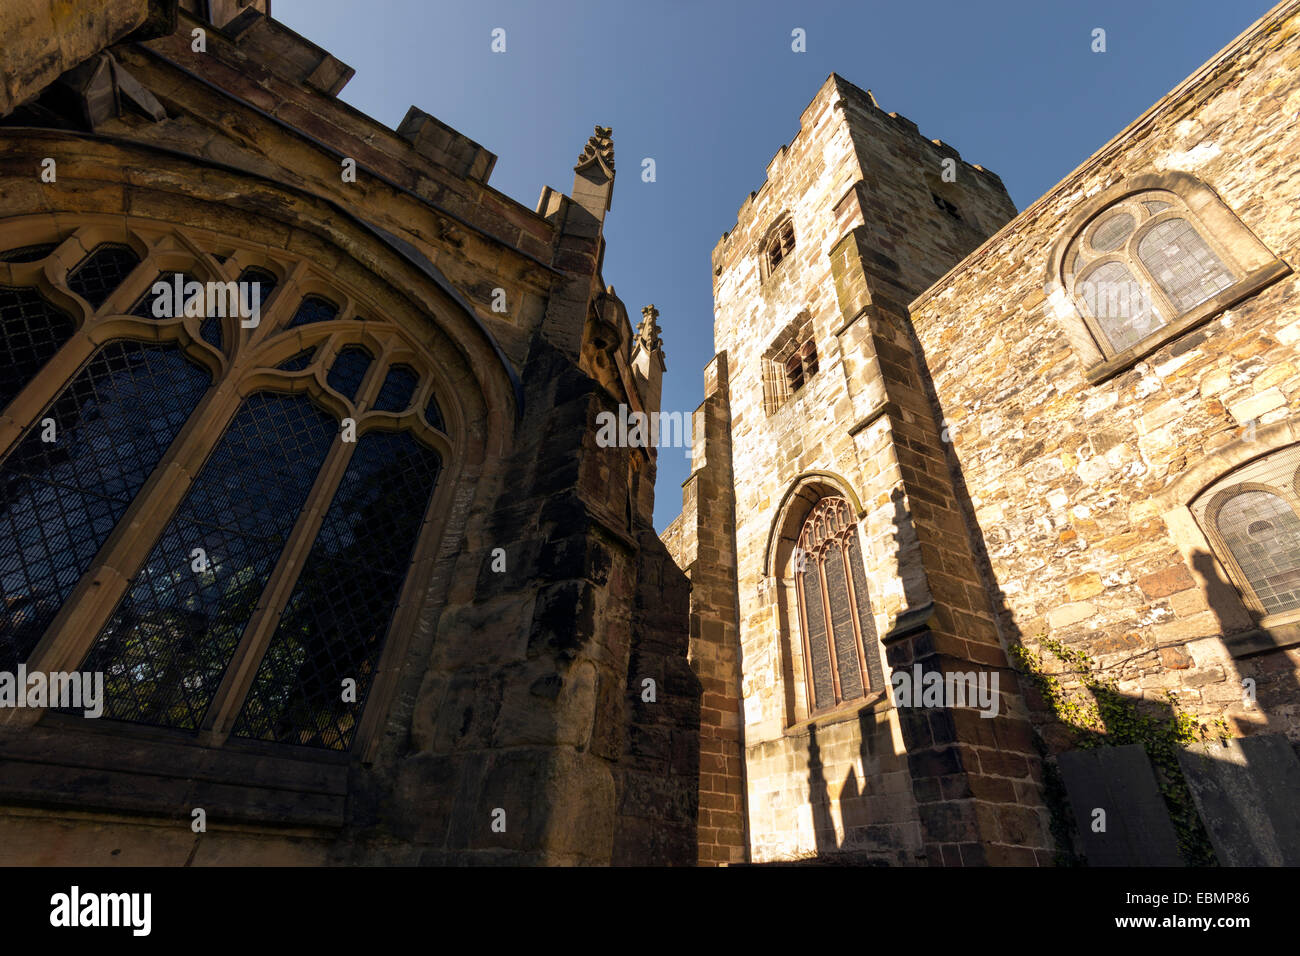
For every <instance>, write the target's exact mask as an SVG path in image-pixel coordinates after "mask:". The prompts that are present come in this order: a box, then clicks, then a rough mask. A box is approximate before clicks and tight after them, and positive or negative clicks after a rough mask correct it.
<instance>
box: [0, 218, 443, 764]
mask: <svg viewBox="0 0 1300 956" xmlns="http://www.w3.org/2000/svg"><path fill="white" fill-rule="evenodd" d="M116 222H117V223H118V224H119V225H117V226H116V227H108V226H104V225H95V226H85V227H82V228H80V229H78V230H76V231H75V232H73V233H72V234H71V235H63V236H61V237H56V239H55V241H53V242H45V243H42V244H39V245H28V246H24V247H21V248H17V249H12V250H9V251H8V252H0V349H3V351H0V383H2V384H0V408H3V411H4V413H5V418H4V419H0V489H2V490H0V586H2V587H3V603H0V670H13V668H14V667H16V666H17V665H18V664H20V663H27V662H31V663H30V664H29V667H43V668H44V669H46V670H55V669H60V668H63V669H71V668H74V667H78V668H79V669H81V670H86V671H92V672H102V673H104V675H105V701H104V714H103V717H104V719H106V720H120V721H126V722H131V723H138V724H146V725H151V726H154V727H163V728H170V729H172V730H180V731H188V732H191V733H193V732H199V731H203V732H205V733H206V734H207V735H208V736H207V737H206V739H207V740H209V741H214V740H215V741H219V740H223V739H225V737H226V736H228V735H233V736H238V737H247V738H255V739H259V740H266V741H272V742H278V743H293V744H299V745H305V746H313V747H320V748H327V749H332V750H348V749H349V748H350V747H351V746H352V744H353V743H354V741H355V737H356V728H357V726H358V724H359V721H360V717H361V712H362V708H363V707H364V705H365V702H366V698H367V694H368V692H369V690H370V689H371V686H372V684H373V680H374V677H375V676H376V673H377V671H378V667H379V661H380V655H381V652H382V650H383V648H384V645H385V640H386V636H387V632H388V630H389V628H390V625H391V623H392V620H393V617H394V614H395V613H396V611H397V608H398V605H399V602H400V601H401V595H402V592H403V589H404V587H405V586H406V584H407V578H408V577H409V575H408V574H407V572H408V569H409V568H410V564H411V561H412V560H413V557H414V555H415V553H416V545H417V541H418V539H419V538H420V537H421V535H422V533H423V531H424V530H425V529H426V528H428V527H429V526H430V521H431V520H432V519H431V518H430V516H428V514H427V512H428V510H429V507H430V503H431V501H432V500H433V495H434V491H435V488H436V487H437V483H438V479H439V476H440V475H441V474H442V472H443V465H444V461H445V456H446V454H447V453H448V452H449V451H450V450H451V447H452V446H451V442H450V440H449V438H448V436H447V434H446V430H447V426H446V424H445V423H444V417H443V414H442V411H441V408H440V406H439V400H438V396H437V389H436V386H435V378H436V377H437V372H436V370H435V369H434V367H433V365H432V363H431V361H430V359H429V357H428V355H427V354H426V353H425V352H424V351H422V348H421V347H419V346H417V345H415V344H413V343H412V342H411V340H409V339H408V338H407V337H406V335H405V334H404V332H403V331H402V330H401V329H400V328H399V327H398V326H397V325H396V324H393V323H391V322H389V321H387V320H385V319H372V318H369V317H363V316H361V315H359V314H358V304H357V298H356V295H355V294H354V293H353V292H352V291H351V290H347V289H342V288H338V287H337V286H336V285H335V281H336V280H333V279H332V278H331V277H330V276H327V275H324V274H319V273H317V272H316V271H315V270H313V269H311V267H310V266H309V265H308V264H306V263H303V262H301V261H300V260H299V261H296V262H288V261H286V262H280V261H278V260H273V259H271V258H268V257H267V255H266V254H265V253H263V252H260V251H254V250H253V249H251V248H249V249H243V248H241V247H240V245H239V243H238V242H235V241H232V240H219V242H220V245H221V247H222V248H221V249H220V250H219V251H218V250H212V251H210V252H208V253H202V252H198V251H196V249H197V247H199V246H201V245H203V243H204V242H205V241H207V242H212V241H214V240H213V238H212V237H211V236H208V237H207V239H200V238H195V237H188V236H187V237H185V238H184V239H182V238H180V237H179V236H175V237H173V236H170V235H164V234H162V233H160V231H159V229H158V227H157V225H156V224H148V225H146V226H144V227H143V230H142V234H141V235H137V234H135V233H134V232H132V230H131V227H129V226H128V228H127V229H126V230H123V229H122V227H121V226H120V223H121V217H118V219H117V220H116ZM114 232H116V233H117V234H116V235H111V234H112V233H114ZM87 250H89V251H87ZM290 277H292V278H290ZM159 283H161V285H160V284H159ZM273 294H274V295H273ZM336 303H341V304H336ZM254 305H256V306H257V309H258V314H254V313H253V312H252V311H251V309H252V307H253V306H254ZM214 386H215V387H214ZM15 422H16V423H18V425H17V426H14V425H13V424H12V423H15Z"/></svg>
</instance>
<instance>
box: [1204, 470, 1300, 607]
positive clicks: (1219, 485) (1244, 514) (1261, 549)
mask: <svg viewBox="0 0 1300 956" xmlns="http://www.w3.org/2000/svg"><path fill="white" fill-rule="evenodd" d="M1298 475H1300V446H1296V445H1293V446H1291V447H1289V448H1283V449H1281V450H1279V451H1276V452H1273V453H1272V454H1269V455H1266V456H1265V457H1263V458H1259V459H1256V460H1255V461H1253V462H1250V463H1249V464H1247V465H1245V466H1243V467H1241V468H1238V469H1236V470H1235V471H1233V472H1232V473H1231V474H1229V475H1226V476H1225V477H1223V478H1221V479H1219V481H1217V482H1215V483H1214V484H1213V485H1211V486H1210V487H1209V488H1207V489H1206V490H1205V491H1203V492H1202V493H1201V494H1200V495H1199V496H1197V498H1196V500H1195V501H1193V502H1192V505H1191V510H1192V514H1193V516H1195V518H1196V520H1197V522H1198V523H1199V524H1200V526H1201V529H1202V530H1203V531H1204V532H1205V536H1206V539H1207V540H1208V541H1209V542H1210V545H1211V547H1212V548H1213V549H1214V552H1215V554H1216V555H1218V557H1219V558H1220V560H1221V561H1222V563H1223V565H1224V567H1225V568H1226V569H1227V571H1228V577H1229V578H1230V579H1231V580H1232V581H1233V583H1234V584H1235V585H1236V586H1237V589H1238V590H1239V591H1240V592H1241V594H1242V597H1243V598H1244V599H1245V602H1246V604H1248V605H1249V606H1250V607H1251V608H1253V609H1254V610H1255V612H1256V613H1257V614H1259V615H1260V616H1262V617H1264V618H1266V619H1267V618H1268V617H1270V616H1273V615H1278V614H1287V613H1291V612H1295V611H1300V484H1297V476H1298Z"/></svg>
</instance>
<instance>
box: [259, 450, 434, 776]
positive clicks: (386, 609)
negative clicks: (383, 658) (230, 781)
mask: <svg viewBox="0 0 1300 956" xmlns="http://www.w3.org/2000/svg"><path fill="white" fill-rule="evenodd" d="M441 467H442V463H441V459H440V458H439V456H438V453H437V452H435V451H433V450H432V449H429V448H427V447H425V446H423V445H421V444H420V443H419V442H417V441H416V440H415V439H414V438H412V437H411V436H410V434H409V433H405V432H402V433H391V432H372V433H370V434H369V435H366V436H365V437H363V438H362V439H361V441H360V442H358V444H357V451H356V454H355V455H354V456H353V457H352V461H351V462H350V463H349V465H348V470H347V473H346V474H345V475H344V476H343V480H342V482H341V483H340V484H339V489H338V491H337V492H336V493H335V495H334V500H333V502H332V503H331V505H330V508H329V511H328V513H327V514H326V515H325V521H324V524H323V525H322V527H321V530H320V533H319V534H318V535H317V536H316V542H315V544H314V545H313V547H312V550H311V554H310V555H309V556H308V558H307V561H306V564H305V565H304V567H303V570H302V575H301V576H300V577H299V579H298V584H297V587H296V588H295V589H294V592H293V596H292V597H291V598H290V599H289V602H288V604H287V605H286V606H285V610H284V613H283V615H282V616H281V618H280V623H279V626H278V627H277V628H276V631H275V635H274V637H273V638H272V640H271V646H270V648H269V649H268V650H267V653H266V656H265V657H264V658H263V659H262V665H261V668H260V669H259V670H258V673H257V677H256V678H255V680H254V683H253V688H252V690H251V692H250V693H249V695H248V698H247V700H246V701H245V704H244V709H243V712H242V713H241V715H240V718H239V720H238V721H237V723H236V725H235V731H234V732H235V734H236V735H239V736H245V737H257V738H262V739H266V740H276V741H285V742H289V743H297V744H304V745H310V746H317V747H326V748H330V749H334V750H346V749H347V748H348V747H349V745H350V744H351V741H352V737H353V733H354V729H355V726H356V722H357V719H358V717H359V715H360V713H361V708H362V707H363V706H364V705H365V700H366V694H367V692H368V691H369V689H370V685H371V681H372V679H373V677H374V673H375V666H376V665H377V663H378V661H379V653H380V651H381V650H382V649H383V644H384V635H385V633H386V632H387V630H388V624H389V621H390V619H391V618H392V615H393V610H394V608H395V607H396V606H397V598H398V594H399V592H400V590H401V586H402V582H403V581H404V580H405V578H406V569H407V563H408V561H409V559H410V556H411V550H412V548H413V547H414V545H415V539H416V536H417V535H418V533H419V531H420V527H421V525H422V523H423V520H424V510H425V508H426V506H427V504H428V501H429V498H430V496H431V495H432V494H433V488H434V485H435V483H436V482H437V480H438V474H439V472H440V471H441ZM346 680H352V681H354V682H355V684H354V688H355V694H354V695H351V699H347V698H345V695H344V694H343V692H342V691H343V687H344V681H346Z"/></svg>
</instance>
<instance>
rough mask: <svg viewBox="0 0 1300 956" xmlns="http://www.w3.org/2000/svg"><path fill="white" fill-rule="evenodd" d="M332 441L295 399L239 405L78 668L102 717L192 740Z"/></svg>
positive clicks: (323, 423) (313, 411)
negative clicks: (96, 676)
mask: <svg viewBox="0 0 1300 956" xmlns="http://www.w3.org/2000/svg"><path fill="white" fill-rule="evenodd" d="M337 431H338V425H337V422H335V421H334V419H333V418H331V417H330V416H329V415H327V414H325V413H324V412H323V411H321V410H320V409H319V408H317V407H316V406H315V405H313V404H312V403H311V401H310V400H309V399H308V398H307V397H306V396H301V395H299V396H287V395H277V394H272V393H269V392H259V393H257V394H254V395H251V396H250V397H249V398H247V399H245V401H244V403H243V405H241V406H240V409H239V411H238V412H237V413H236V415H235V417H234V419H233V420H232V421H231V423H230V426H229V427H228V428H227V429H226V432H225V434H224V435H223V436H222V437H221V441H220V442H219V443H218V444H217V446H216V448H215V449H214V450H213V452H212V454H211V456H210V457H209V458H208V460H207V462H206V463H205V464H204V466H203V469H202V470H201V471H200V472H199V474H198V477H197V478H195V480H194V484H193V485H192V486H191V487H190V490H189V492H188V493H187V494H186V496H185V500H184V501H182V502H181V504H180V507H179V508H178V509H177V511H176V514H175V515H173V517H172V519H171V521H169V522H168V524H167V527H166V528H164V529H163V532H162V535H161V537H160V538H159V540H158V542H157V543H156V544H155V545H154V548H153V550H152V551H151V552H150V554H149V557H148V558H147V559H146V561H145V564H144V567H142V568H141V569H140V571H139V573H138V574H137V575H136V576H135V578H133V579H132V581H131V586H130V590H129V591H128V592H127V594H126V596H125V597H124V598H123V599H122V602H121V603H120V604H119V605H118V607H117V609H116V611H115V612H114V613H113V616H112V618H111V619H110V620H109V622H108V624H107V625H106V626H105V628H104V630H103V631H101V632H100V634H99V637H98V639H97V640H96V642H95V645H94V647H93V648H92V649H91V651H90V654H89V655H88V656H87V658H86V660H85V662H84V663H83V664H82V670H89V671H103V672H104V674H105V698H106V700H105V704H104V717H105V718H108V719H112V720H122V721H128V722H133V723H141V724H149V725H152V726H157V727H172V728H177V729H182V730H191V731H192V730H197V729H198V727H199V725H200V723H201V722H202V720H203V715H204V713H205V712H206V711H207V708H208V705H209V704H210V703H211V702H212V698H213V696H214V695H215V694H216V691H217V688H218V686H219V685H220V683H221V678H222V675H223V674H224V673H225V670H226V666H227V665H228V664H229V663H230V660H231V657H232V656H233V655H234V653H235V649H236V647H237V646H238V644H239V640H240V637H241V636H242V634H243V632H244V626H245V625H246V624H247V623H248V619H249V617H250V616H251V615H252V613H253V609H254V608H255V607H256V606H257V602H258V599H259V598H260V596H261V593H262V589H263V588H264V587H265V586H266V582H267V579H268V578H269V576H270V574H271V570H272V568H274V566H275V563H276V561H277V559H278V558H279V556H280V552H281V550H282V549H283V547H284V544H285V542H286V541H287V540H288V538H289V533H290V532H291V531H292V529H293V526H294V523H295V522H296V521H297V519H298V516H299V514H300V513H301V511H302V508H303V505H304V503H305V502H306V500H307V495H308V492H310V490H311V487H312V484H313V483H314V482H315V480H316V474H317V472H318V471H319V470H320V466H321V464H322V463H323V462H324V460H325V456H326V454H327V453H328V452H329V449H330V446H331V445H332V444H333V442H334V439H335V436H336V434H337ZM196 548H202V549H203V552H204V554H203V555H202V556H201V557H199V556H196V555H195V554H194V549H196ZM196 562H199V565H198V568H197V569H196Z"/></svg>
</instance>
